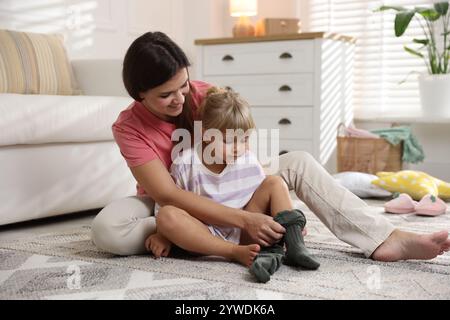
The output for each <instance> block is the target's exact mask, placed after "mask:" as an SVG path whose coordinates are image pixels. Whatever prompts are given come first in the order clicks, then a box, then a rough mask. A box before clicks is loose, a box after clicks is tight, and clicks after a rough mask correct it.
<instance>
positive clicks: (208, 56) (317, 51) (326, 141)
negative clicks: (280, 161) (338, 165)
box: [195, 32, 355, 164]
mask: <svg viewBox="0 0 450 320" xmlns="http://www.w3.org/2000/svg"><path fill="white" fill-rule="evenodd" d="M354 44H355V39H354V38H352V37H348V36H343V35H338V34H332V33H324V32H315V33H298V34H289V35H278V36H263V37H249V38H218V39H199V40H195V45H196V47H197V56H196V57H197V58H196V64H195V69H196V79H198V80H203V81H206V82H208V83H211V84H213V85H217V86H222V87H229V88H232V89H233V90H234V91H236V92H238V93H239V94H241V95H242V97H243V98H244V99H246V100H247V101H248V102H249V103H250V105H251V108H252V115H253V118H254V120H255V123H256V126H257V128H258V129H260V128H262V129H279V147H280V150H279V153H280V154H282V153H285V152H289V151H297V150H302V151H307V152H309V153H311V154H312V155H313V156H314V157H315V158H316V159H317V160H318V161H319V162H320V163H322V164H325V163H326V162H327V161H328V160H329V159H330V157H331V155H332V154H333V152H334V150H335V148H336V132H337V127H338V125H339V124H340V123H341V122H343V123H345V124H349V123H350V122H351V121H352V118H353V110H352V95H353V90H352V83H353V56H354V47H355V46H354Z"/></svg>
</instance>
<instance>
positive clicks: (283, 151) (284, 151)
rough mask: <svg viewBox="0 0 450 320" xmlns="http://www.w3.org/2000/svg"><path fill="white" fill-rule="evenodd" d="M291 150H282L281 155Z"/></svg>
mask: <svg viewBox="0 0 450 320" xmlns="http://www.w3.org/2000/svg"><path fill="white" fill-rule="evenodd" d="M288 152H289V151H287V150H281V151H280V153H278V155H279V156H281V155H282V154H285V153H288Z"/></svg>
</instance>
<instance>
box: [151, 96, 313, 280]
mask: <svg viewBox="0 0 450 320" xmlns="http://www.w3.org/2000/svg"><path fill="white" fill-rule="evenodd" d="M201 115H202V117H201V119H202V128H203V139H202V140H203V141H202V142H201V143H198V144H196V145H194V147H193V148H191V149H188V150H184V151H183V152H181V153H180V155H179V156H178V158H176V159H175V160H174V161H173V164H172V166H171V175H172V177H173V179H174V181H175V183H176V184H177V185H178V186H179V187H180V188H182V189H184V190H187V191H191V192H195V193H197V194H199V195H202V196H205V197H208V198H210V199H212V200H214V201H216V202H219V203H221V204H223V205H225V206H228V207H233V208H240V209H244V210H247V211H250V212H260V213H265V214H270V215H271V216H272V217H274V220H275V221H276V222H278V223H280V224H281V225H282V226H283V227H284V228H285V229H286V233H285V235H284V237H283V239H282V240H281V241H280V242H279V243H278V244H276V245H274V246H272V247H263V248H262V249H261V248H260V246H259V245H257V244H248V245H247V244H245V243H244V242H245V241H244V239H243V238H242V237H241V230H240V229H239V228H234V227H225V226H218V225H205V224H203V223H201V222H200V221H199V220H197V219H195V218H193V217H191V216H189V215H188V214H187V213H186V212H184V211H182V210H179V209H177V208H174V207H172V206H166V207H162V208H160V207H159V206H158V205H156V207H155V216H156V221H157V222H156V224H157V233H156V234H153V235H151V236H149V238H148V239H147V240H146V243H145V245H146V248H147V249H148V250H149V251H152V253H153V254H154V255H155V257H156V258H158V257H160V256H167V255H168V253H169V251H170V247H171V243H174V244H176V245H177V246H179V247H180V248H183V249H185V250H187V251H190V252H193V253H196V254H201V255H217V256H222V257H225V258H227V259H230V260H234V261H237V262H239V263H241V264H243V265H245V266H248V267H250V271H251V273H252V274H253V275H255V277H256V278H257V279H258V281H260V282H267V281H268V280H269V279H270V275H272V274H273V273H274V272H275V271H276V270H277V269H278V268H279V266H280V264H281V262H282V261H283V262H284V263H286V264H289V265H294V266H301V267H304V268H307V269H317V268H318V267H319V265H320V264H319V263H318V262H317V261H315V260H314V259H313V258H312V257H311V255H310V253H309V252H308V250H307V249H306V247H305V244H304V241H303V236H302V231H303V229H304V227H305V224H306V219H305V216H304V215H303V213H302V212H301V211H300V210H298V209H294V208H293V204H292V201H291V198H290V195H289V190H288V188H287V185H286V184H285V182H284V181H283V180H282V178H281V177H278V176H267V177H266V176H265V174H264V171H263V169H262V167H261V165H260V164H259V162H258V160H257V158H256V156H255V155H254V154H253V153H252V152H251V151H250V150H249V136H250V134H251V130H253V129H254V128H255V124H254V122H253V118H252V116H251V113H250V107H249V105H248V103H247V102H246V101H244V100H243V99H242V98H241V97H240V96H239V95H238V94H236V93H235V92H233V91H230V90H225V89H219V88H211V89H210V90H209V91H208V93H207V97H206V99H205V101H204V103H203V105H202V108H201ZM209 129H215V130H216V131H215V133H216V134H217V132H218V131H219V133H221V134H220V135H218V136H220V137H221V138H220V139H218V138H217V136H215V137H214V139H211V138H210V139H208V137H207V135H208V133H211V130H209ZM227 129H233V132H232V134H230V130H228V132H227ZM217 130H218V131H217ZM235 130H239V132H240V133H239V134H238V135H236V134H235ZM213 132H214V131H213ZM227 134H228V136H227ZM210 140H212V141H210ZM284 244H286V253H285V252H284Z"/></svg>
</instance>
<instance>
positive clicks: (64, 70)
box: [0, 30, 81, 95]
mask: <svg viewBox="0 0 450 320" xmlns="http://www.w3.org/2000/svg"><path fill="white" fill-rule="evenodd" d="M0 44H1V45H0V93H20V94H50V95H76V94H81V90H79V88H78V85H77V83H76V80H75V77H74V74H73V71H72V66H71V65H70V62H69V59H68V57H67V53H66V50H65V48H64V44H63V37H62V36H61V35H58V34H49V35H46V34H38V33H28V32H27V33H25V32H17V31H10V30H0Z"/></svg>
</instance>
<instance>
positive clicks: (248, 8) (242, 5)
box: [230, 0, 258, 37]
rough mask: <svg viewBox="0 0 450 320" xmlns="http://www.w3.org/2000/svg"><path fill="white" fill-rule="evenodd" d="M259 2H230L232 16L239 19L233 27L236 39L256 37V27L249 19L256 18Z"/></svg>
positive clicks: (231, 0) (253, 0)
mask: <svg viewBox="0 0 450 320" xmlns="http://www.w3.org/2000/svg"><path fill="white" fill-rule="evenodd" d="M257 7H258V2H257V0H230V15H231V16H232V17H239V20H238V21H237V22H236V24H235V25H234V27H233V36H234V37H251V36H254V35H255V27H254V26H253V25H252V23H251V21H250V19H249V17H251V16H256V14H257Z"/></svg>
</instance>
